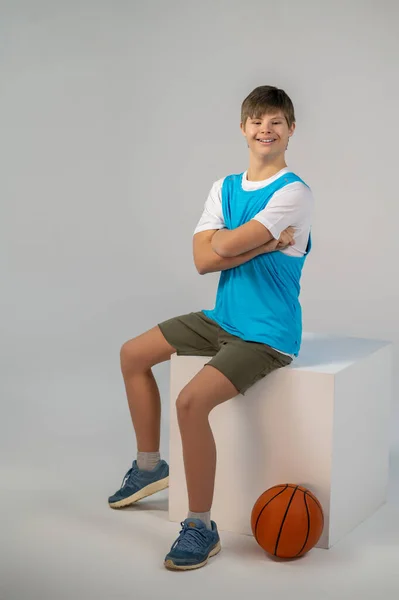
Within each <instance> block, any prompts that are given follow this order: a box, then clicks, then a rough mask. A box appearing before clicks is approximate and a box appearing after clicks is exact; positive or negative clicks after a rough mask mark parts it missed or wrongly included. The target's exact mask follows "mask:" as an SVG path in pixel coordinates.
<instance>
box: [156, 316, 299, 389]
mask: <svg viewBox="0 0 399 600" xmlns="http://www.w3.org/2000/svg"><path fill="white" fill-rule="evenodd" d="M158 326H159V328H160V330H161V331H162V334H163V335H164V337H165V339H166V341H167V342H169V344H170V345H171V346H173V347H174V348H175V349H176V353H177V355H178V356H212V357H213V358H212V359H211V360H210V361H209V362H207V363H206V364H207V365H211V366H212V367H215V368H216V369H218V371H221V373H223V374H224V375H225V376H226V377H227V378H228V379H229V380H230V381H231V383H232V384H233V385H234V386H235V387H236V388H237V390H238V391H239V392H240V393H241V394H243V395H244V393H245V391H246V390H247V389H248V388H250V387H251V386H252V385H253V384H254V383H256V382H257V381H258V380H259V379H262V378H263V377H266V375H268V374H269V373H271V372H272V371H274V370H275V369H279V368H281V367H286V366H287V365H289V364H290V363H291V362H292V358H291V356H286V355H285V354H281V353H280V352H278V351H277V350H274V349H273V348H271V347H270V346H268V345H267V344H262V343H259V342H247V341H245V340H243V339H241V338H240V337H237V336H235V335H232V334H231V333H228V332H227V331H226V330H225V329H222V328H221V327H220V326H219V325H218V323H216V321H213V320H212V319H209V318H208V317H207V316H206V315H204V313H203V312H191V313H188V314H186V315H180V316H178V317H173V318H172V319H168V320H166V321H163V322H162V323H158Z"/></svg>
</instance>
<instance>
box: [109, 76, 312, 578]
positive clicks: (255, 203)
mask: <svg viewBox="0 0 399 600" xmlns="http://www.w3.org/2000/svg"><path fill="white" fill-rule="evenodd" d="M240 127H241V131H242V134H243V135H244V137H245V138H246V141H247V145H248V148H249V167H248V170H247V171H245V172H244V173H241V174H239V175H230V176H228V177H225V178H223V179H221V180H219V181H217V182H216V183H214V185H213V186H212V189H211V192H210V194H209V197H208V199H207V201H206V202H205V206H204V211H203V214H202V216H201V218H200V220H199V222H198V225H197V227H196V229H195V231H194V237H193V254H194V263H195V266H196V268H197V270H198V272H199V273H200V274H201V275H203V274H205V273H211V272H215V271H221V275H220V280H219V286H218V291H217V297H216V305H215V308H214V309H213V310H202V311H200V312H192V313H189V314H186V315H181V316H178V317H174V318H172V319H168V320H167V321H164V322H163V323H159V325H157V326H156V327H154V328H152V329H150V330H149V331H147V332H145V333H143V334H141V335H139V336H138V337H137V338H134V339H132V340H130V341H128V342H126V343H125V344H124V345H123V346H122V349H121V369H122V374H123V378H124V383H125V388H126V393H127V398H128V403H129V409H130V414H131V417H132V421H133V426H134V429H135V432H136V439H137V460H135V461H133V465H132V467H131V468H130V469H129V471H128V472H127V473H126V475H125V477H124V479H123V482H122V487H121V489H120V490H118V491H117V492H116V494H114V495H113V496H111V497H110V498H109V504H110V506H111V507H113V508H121V507H123V506H128V505H130V504H133V503H134V502H136V501H137V500H139V499H141V498H144V497H146V496H149V495H150V494H153V493H155V492H156V491H159V490H161V489H164V488H166V487H167V486H168V480H169V468H168V465H167V463H166V462H165V461H164V460H161V458H160V455H159V442H160V410H161V409H160V396H159V390H158V387H157V384H156V382H155V379H154V376H153V374H152V371H151V367H152V366H154V365H156V364H158V363H160V362H163V361H166V360H169V359H170V356H171V355H172V354H173V353H174V352H177V354H178V355H182V354H183V355H184V354H186V355H203V356H212V359H211V360H210V361H209V362H208V363H207V364H206V365H205V366H204V368H203V369H202V370H201V371H200V372H199V373H198V374H197V375H196V376H195V377H193V379H192V380H191V381H190V382H189V383H188V385H187V386H185V388H184V389H183V390H182V391H181V392H180V394H179V397H178V398H177V401H176V409H177V417H178V423H179V429H180V434H181V439H182V447H183V459H184V469H185V474H186V481H187V490H188V500H189V513H188V515H187V518H186V519H185V520H184V521H183V522H182V523H181V525H182V529H181V531H180V535H179V537H178V538H177V540H176V541H175V543H174V544H173V546H172V547H171V550H170V552H169V553H168V555H167V556H166V558H165V562H164V564H165V566H166V567H167V568H170V569H178V570H188V569H196V568H198V567H202V566H203V565H205V564H206V563H207V560H208V558H209V557H210V556H213V555H215V554H217V553H218V552H219V550H220V539H219V534H218V530H217V526H216V523H215V522H214V521H211V519H210V510H211V505H212V499H213V491H214V481H215V469H216V447H215V441H214V438H213V435H212V431H211V428H210V426H209V421H208V416H209V413H210V412H211V410H212V409H213V408H214V407H215V406H217V405H218V404H220V403H222V402H225V401H226V400H229V399H230V398H233V397H235V396H237V395H238V394H242V395H244V394H245V391H246V390H247V389H248V388H249V387H251V386H252V385H253V384H254V383H255V382H256V381H258V380H259V379H261V378H263V377H265V376H266V375H268V374H269V373H270V372H271V371H273V370H274V369H278V368H281V367H285V366H287V365H289V364H290V363H291V361H292V360H293V357H294V356H297V355H298V352H299V348H300V344H301V336H302V316H301V306H300V303H299V292H300V284H299V282H300V277H301V271H302V267H303V264H304V261H305V259H306V256H307V254H308V253H309V251H310V248H311V238H310V224H311V213H312V208H313V196H312V193H311V191H310V189H309V187H308V186H307V185H306V184H305V183H304V182H303V181H302V180H301V179H300V178H299V177H298V176H297V175H295V174H294V173H292V172H291V171H289V169H288V168H287V165H286V162H285V158H284V155H285V150H286V149H287V145H288V141H289V138H290V137H291V136H292V134H293V133H294V129H295V115H294V108H293V105H292V102H291V100H290V98H289V97H288V96H287V94H286V93H285V92H284V91H283V90H281V89H278V88H276V87H273V86H260V87H258V88H256V89H255V90H253V91H252V92H251V94H249V96H248V97H247V98H246V99H245V100H244V102H243V104H242V107H241V124H240ZM294 233H295V239H294ZM242 401H243V402H244V401H245V400H244V399H243V400H242ZM248 468H251V465H248Z"/></svg>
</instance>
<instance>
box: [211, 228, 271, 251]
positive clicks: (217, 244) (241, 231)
mask: <svg viewBox="0 0 399 600" xmlns="http://www.w3.org/2000/svg"><path fill="white" fill-rule="evenodd" d="M271 240H274V237H273V235H272V234H271V233H270V231H269V230H268V229H267V228H266V227H265V226H264V225H262V223H259V221H255V220H251V221H248V222H247V223H244V225H241V226H240V227H237V228H236V229H219V231H217V232H216V233H215V234H214V236H213V237H212V249H213V250H214V251H215V252H216V253H217V254H219V256H222V257H223V258H231V257H234V256H239V255H240V254H243V253H244V252H248V251H249V250H253V249H255V248H258V247H259V246H263V245H264V244H267V243H268V242H270V241H271Z"/></svg>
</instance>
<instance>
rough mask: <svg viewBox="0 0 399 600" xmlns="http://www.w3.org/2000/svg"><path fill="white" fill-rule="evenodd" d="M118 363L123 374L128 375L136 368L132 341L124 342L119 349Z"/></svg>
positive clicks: (136, 361) (134, 348) (135, 354)
mask: <svg viewBox="0 0 399 600" xmlns="http://www.w3.org/2000/svg"><path fill="white" fill-rule="evenodd" d="M120 362H121V369H122V372H123V373H128V372H130V371H133V370H135V369H137V368H138V354H137V351H136V347H135V343H134V340H129V341H128V342H125V343H124V344H123V345H122V347H121V349H120Z"/></svg>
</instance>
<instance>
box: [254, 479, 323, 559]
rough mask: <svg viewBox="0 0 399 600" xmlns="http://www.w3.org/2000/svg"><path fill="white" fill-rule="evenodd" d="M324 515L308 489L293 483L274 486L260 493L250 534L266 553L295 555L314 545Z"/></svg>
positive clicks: (285, 556)
mask: <svg viewBox="0 0 399 600" xmlns="http://www.w3.org/2000/svg"><path fill="white" fill-rule="evenodd" d="M323 526H324V514H323V509H322V507H321V504H320V502H319V501H318V499H317V498H316V496H315V495H314V494H312V492H311V491H310V490H308V489H307V488H305V487H302V486H300V485H296V484H294V483H285V484H281V485H275V486H273V487H271V488H269V489H268V490H266V491H265V492H263V494H261V495H260V496H259V498H258V499H257V501H256V502H255V504H254V507H253V509H252V513H251V528H252V533H253V535H254V537H255V539H256V541H257V542H258V544H259V546H260V547H261V548H263V550H265V551H266V552H267V553H268V554H271V555H273V556H277V557H279V558H297V557H299V556H302V555H303V554H305V553H306V552H308V551H309V550H310V549H311V548H313V546H315V545H316V544H317V542H318V541H319V539H320V536H321V534H322V531H323Z"/></svg>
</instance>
